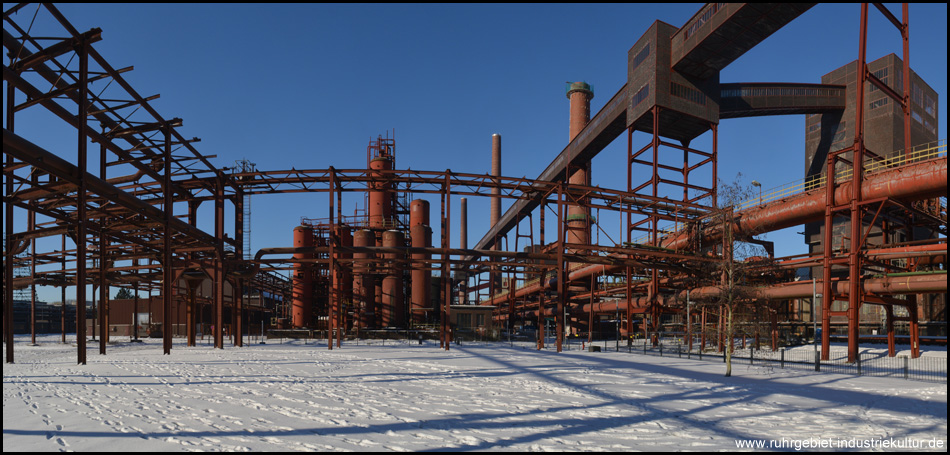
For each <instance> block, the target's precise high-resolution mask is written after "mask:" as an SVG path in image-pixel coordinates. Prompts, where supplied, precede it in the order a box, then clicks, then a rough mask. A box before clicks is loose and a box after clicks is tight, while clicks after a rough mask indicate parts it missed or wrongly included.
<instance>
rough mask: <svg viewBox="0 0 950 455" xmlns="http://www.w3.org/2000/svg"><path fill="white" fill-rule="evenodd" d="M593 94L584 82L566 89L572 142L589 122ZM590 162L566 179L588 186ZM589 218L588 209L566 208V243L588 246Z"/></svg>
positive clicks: (578, 207)
mask: <svg viewBox="0 0 950 455" xmlns="http://www.w3.org/2000/svg"><path fill="white" fill-rule="evenodd" d="M593 97H594V92H593V90H591V87H590V85H588V84H587V83H586V82H574V83H572V84H571V85H570V86H569V87H568V89H567V98H568V99H570V100H571V117H570V137H569V139H568V141H569V142H570V141H573V140H574V138H575V137H577V135H578V134H580V132H581V131H583V130H584V127H585V126H587V123H588V122H589V121H590V100H591V99H592V98H593ZM590 182H591V179H590V161H588V162H586V163H582V164H580V165H578V167H577V168H575V169H574V172H573V173H572V174H571V176H570V177H569V178H568V183H570V184H572V185H585V186H590ZM590 231H591V217H590V208H587V207H581V206H576V205H571V206H568V208H567V243H580V244H583V245H589V244H590Z"/></svg>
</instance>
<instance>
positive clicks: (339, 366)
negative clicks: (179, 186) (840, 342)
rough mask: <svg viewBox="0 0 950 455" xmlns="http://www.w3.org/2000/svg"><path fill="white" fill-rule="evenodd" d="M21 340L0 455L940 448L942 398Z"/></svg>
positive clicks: (882, 388) (704, 368) (460, 352)
mask: <svg viewBox="0 0 950 455" xmlns="http://www.w3.org/2000/svg"><path fill="white" fill-rule="evenodd" d="M38 341H39V346H30V345H29V344H28V342H29V337H28V336H27V337H19V336H18V337H17V343H16V345H15V347H16V354H15V359H16V361H17V362H16V363H15V364H5V365H4V366H3V449H4V451H7V450H18V451H27V450H28V451H54V450H79V451H183V450H227V451H251V450H253V451H277V450H280V451H286V450H306V451H313V450H320V451H323V450H357V451H409V450H412V451H422V450H486V451H487V450H509V451H625V450H650V451H653V450H661V451H674V450H684V451H706V450H730V451H731V450H743V449H744V450H753V449H754V450H770V449H773V450H796V448H798V449H802V450H814V449H815V448H824V449H835V450H841V449H848V448H850V449H852V450H853V449H854V448H857V449H859V450H876V449H884V450H901V449H903V450H920V449H923V450H933V451H941V452H943V451H945V450H946V447H947V385H946V383H927V382H917V381H908V380H903V379H896V378H881V377H854V376H850V375H841V374H830V373H815V372H812V371H807V370H781V369H776V368H770V367H765V366H757V365H752V366H750V365H747V364H745V365H743V364H740V363H737V364H736V365H734V366H733V376H732V377H729V378H726V377H723V372H724V365H722V364H721V363H717V362H709V361H701V360H695V359H686V358H677V357H656V356H645V355H642V354H637V353H635V352H634V353H628V352H586V351H581V350H573V351H567V352H562V353H560V354H558V353H555V352H552V351H540V352H539V351H537V350H534V349H531V348H529V347H528V346H527V345H518V344H515V345H514V346H509V344H508V343H495V344H492V343H463V344H462V345H452V346H451V348H452V349H451V350H450V351H448V352H446V351H444V350H441V349H439V347H438V343H437V342H436V343H433V342H431V341H429V342H426V343H425V344H424V345H418V344H416V343H405V342H395V343H394V342H392V341H389V342H387V343H386V344H385V345H382V344H380V342H379V341H377V342H375V344H369V345H367V344H366V342H365V341H362V342H360V343H359V345H357V344H356V343H355V342H346V343H344V345H343V347H342V348H334V349H333V350H332V351H330V350H327V348H326V342H325V341H320V342H318V343H314V341H310V342H309V344H305V343H304V342H301V341H296V342H288V341H287V340H284V342H283V343H278V342H277V341H276V340H271V341H268V344H265V345H260V344H254V343H248V344H247V345H246V346H245V347H243V348H234V347H228V348H226V349H224V350H216V349H213V348H211V347H209V346H206V345H201V346H198V347H193V348H188V347H185V346H184V345H183V343H182V342H181V341H182V340H180V339H176V340H175V341H176V344H175V346H174V348H173V350H172V354H171V355H167V356H166V355H162V349H161V340H160V339H155V340H145V343H142V344H131V343H125V342H120V343H117V344H114V345H110V346H109V349H108V351H109V353H108V355H106V356H100V355H99V354H98V344H97V343H90V344H89V352H88V359H87V360H88V364H87V365H77V364H76V351H75V349H76V348H75V346H74V345H72V344H67V345H62V344H59V336H58V335H50V336H42V337H40V338H39V340H38ZM937 355H938V356H939V355H941V353H937ZM942 355H943V356H944V357H946V351H945V349H944V350H943V353H942ZM746 444H763V445H762V446H746ZM770 444H771V446H770ZM740 445H741V446H740Z"/></svg>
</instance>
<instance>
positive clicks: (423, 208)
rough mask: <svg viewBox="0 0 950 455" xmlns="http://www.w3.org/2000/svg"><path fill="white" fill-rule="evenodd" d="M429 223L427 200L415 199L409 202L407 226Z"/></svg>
mask: <svg viewBox="0 0 950 455" xmlns="http://www.w3.org/2000/svg"><path fill="white" fill-rule="evenodd" d="M417 225H423V226H428V225H429V201H427V200H425V199H416V200H414V201H412V202H410V203H409V226H417Z"/></svg>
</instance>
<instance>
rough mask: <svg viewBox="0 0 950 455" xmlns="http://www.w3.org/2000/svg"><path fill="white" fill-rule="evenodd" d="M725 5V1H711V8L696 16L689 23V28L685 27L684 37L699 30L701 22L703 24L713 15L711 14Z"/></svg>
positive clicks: (687, 37)
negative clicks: (694, 19) (691, 22)
mask: <svg viewBox="0 0 950 455" xmlns="http://www.w3.org/2000/svg"><path fill="white" fill-rule="evenodd" d="M725 5H726V4H725V3H713V5H712V7H711V8H709V9H707V10H706V11H705V12H703V14H702V15H700V16H699V17H698V18H696V22H694V23H693V25H690V26H689V28H688V29H686V39H689V37H690V36H691V35H692V34H693V33H696V31H697V30H699V28H700V27H702V26H703V24H705V23H706V21H708V20H709V18H711V17H712V16H713V14H716V13H718V12H719V10H720V9H722V7H723V6H725Z"/></svg>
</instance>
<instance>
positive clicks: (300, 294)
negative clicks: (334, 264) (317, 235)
mask: <svg viewBox="0 0 950 455" xmlns="http://www.w3.org/2000/svg"><path fill="white" fill-rule="evenodd" d="M294 248H313V228H311V227H309V226H297V227H295V228H294ZM294 259H313V253H305V252H300V253H294ZM312 267H313V266H312V264H301V263H299V262H295V263H294V279H293V299H292V310H291V322H292V326H293V328H295V329H298V328H303V327H308V326H309V325H310V320H311V318H312V315H313V276H312V274H311V269H312Z"/></svg>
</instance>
